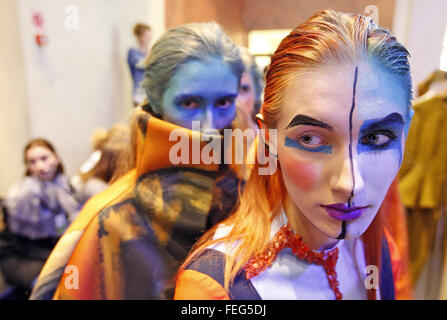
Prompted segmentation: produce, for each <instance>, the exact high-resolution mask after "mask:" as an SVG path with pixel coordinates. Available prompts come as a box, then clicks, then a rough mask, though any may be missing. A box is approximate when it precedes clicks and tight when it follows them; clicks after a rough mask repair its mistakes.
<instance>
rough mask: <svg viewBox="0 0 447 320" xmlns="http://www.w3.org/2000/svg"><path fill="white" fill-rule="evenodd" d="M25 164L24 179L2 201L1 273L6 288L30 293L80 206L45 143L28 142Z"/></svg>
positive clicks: (51, 147)
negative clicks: (4, 249)
mask: <svg viewBox="0 0 447 320" xmlns="http://www.w3.org/2000/svg"><path fill="white" fill-rule="evenodd" d="M24 162H25V165H26V172H25V178H24V179H23V180H22V181H20V182H19V183H17V184H16V185H14V186H13V187H12V188H11V189H10V191H9V192H8V195H7V198H6V201H5V202H6V213H7V214H6V220H7V228H8V233H9V234H10V239H9V242H10V243H9V249H8V250H9V252H8V254H7V256H6V257H4V259H2V261H1V264H0V267H1V270H2V271H3V273H4V275H5V278H6V280H7V281H8V282H9V283H10V284H12V285H14V286H17V287H20V288H24V289H26V290H29V289H31V287H32V285H33V281H34V280H35V278H36V277H37V275H38V274H39V272H40V270H41V268H42V266H43V265H44V262H45V260H46V259H47V258H48V256H49V254H50V252H51V250H52V249H53V247H54V245H55V244H56V242H57V240H58V239H59V237H60V236H61V235H62V234H63V233H64V231H65V230H66V228H67V227H68V224H69V223H70V222H71V221H72V220H73V219H74V218H75V215H76V213H77V212H78V210H79V203H78V201H77V199H76V197H75V193H74V190H73V189H72V187H71V186H70V184H69V180H68V178H67V177H66V175H65V174H64V169H63V165H62V161H61V160H60V158H59V156H58V155H57V153H56V151H55V149H54V147H53V145H52V144H51V143H50V142H49V141H47V140H45V139H40V138H37V139H33V140H31V141H30V142H29V143H28V144H27V145H26V147H25V150H24ZM28 293H29V292H28Z"/></svg>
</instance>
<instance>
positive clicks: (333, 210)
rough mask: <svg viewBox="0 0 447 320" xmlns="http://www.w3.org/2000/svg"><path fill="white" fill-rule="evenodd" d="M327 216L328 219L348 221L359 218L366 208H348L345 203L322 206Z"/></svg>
mask: <svg viewBox="0 0 447 320" xmlns="http://www.w3.org/2000/svg"><path fill="white" fill-rule="evenodd" d="M322 207H324V208H325V209H326V211H327V213H328V214H329V216H330V217H332V218H334V219H337V220H341V221H349V220H354V219H357V218H359V217H360V216H361V215H362V212H363V209H365V208H367V206H365V207H351V208H350V207H349V206H348V205H347V204H345V203H335V204H330V205H327V206H325V205H323V206H322Z"/></svg>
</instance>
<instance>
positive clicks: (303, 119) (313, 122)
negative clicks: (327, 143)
mask: <svg viewBox="0 0 447 320" xmlns="http://www.w3.org/2000/svg"><path fill="white" fill-rule="evenodd" d="M300 125H304V126H314V127H320V128H323V129H327V130H330V131H332V130H333V128H332V126H331V125H329V124H327V123H325V122H323V121H320V120H317V119H314V118H311V117H308V116H305V115H303V114H298V115H296V116H295V117H294V118H293V119H292V121H290V123H289V125H288V126H287V127H286V129H289V128H292V127H295V126H300Z"/></svg>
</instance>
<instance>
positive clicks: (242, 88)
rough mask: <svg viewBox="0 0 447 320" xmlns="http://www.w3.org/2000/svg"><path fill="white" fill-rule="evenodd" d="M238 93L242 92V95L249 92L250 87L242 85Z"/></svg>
mask: <svg viewBox="0 0 447 320" xmlns="http://www.w3.org/2000/svg"><path fill="white" fill-rule="evenodd" d="M240 91H241V92H244V93H245V92H249V91H250V86H248V85H242V86H241V89H240Z"/></svg>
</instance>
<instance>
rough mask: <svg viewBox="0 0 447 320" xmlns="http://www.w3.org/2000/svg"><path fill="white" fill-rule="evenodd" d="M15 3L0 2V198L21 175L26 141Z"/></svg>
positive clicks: (21, 67)
mask: <svg viewBox="0 0 447 320" xmlns="http://www.w3.org/2000/svg"><path fill="white" fill-rule="evenodd" d="M18 17H19V16H18V11H17V6H16V0H1V1H0V30H7V32H2V42H1V49H0V150H1V151H0V164H1V166H0V196H4V195H5V193H6V190H7V189H8V187H9V186H10V184H11V183H12V182H13V181H14V180H17V179H19V178H20V176H21V175H23V172H24V171H23V167H22V148H23V146H24V144H25V143H26V140H27V139H28V134H29V130H28V116H27V87H26V83H25V82H26V81H25V68H24V66H23V54H22V47H21V43H20V41H19V39H20V32H21V31H20V28H19V27H20V26H19V23H18Z"/></svg>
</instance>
